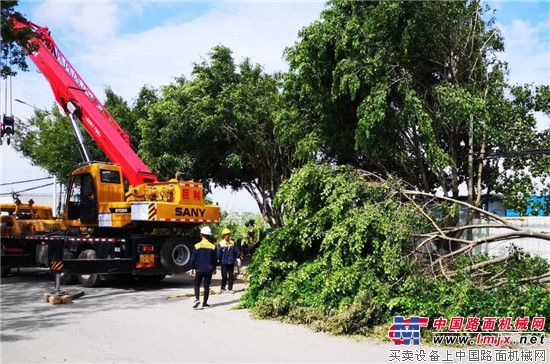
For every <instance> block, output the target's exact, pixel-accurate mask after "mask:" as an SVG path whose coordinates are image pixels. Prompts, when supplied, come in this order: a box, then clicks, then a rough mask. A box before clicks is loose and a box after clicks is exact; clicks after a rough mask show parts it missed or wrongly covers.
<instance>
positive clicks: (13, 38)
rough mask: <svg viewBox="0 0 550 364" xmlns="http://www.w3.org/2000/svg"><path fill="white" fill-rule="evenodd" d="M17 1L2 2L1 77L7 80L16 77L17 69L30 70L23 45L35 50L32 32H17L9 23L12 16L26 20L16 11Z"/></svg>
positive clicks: (0, 21) (0, 10)
mask: <svg viewBox="0 0 550 364" xmlns="http://www.w3.org/2000/svg"><path fill="white" fill-rule="evenodd" d="M17 3H18V1H17V0H14V1H13V0H3V1H1V2H0V37H1V38H2V39H1V42H0V57H1V59H0V62H1V63H0V65H1V66H0V76H1V77H3V78H6V77H8V76H15V75H16V74H17V71H16V69H20V70H22V71H26V70H27V69H28V65H27V60H26V58H25V57H26V53H25V51H24V49H23V48H22V47H21V45H24V46H25V47H27V49H31V50H32V49H34V48H33V47H32V45H31V44H30V43H29V40H30V39H31V38H32V32H31V31H30V30H29V29H23V30H16V29H14V28H13V23H12V22H11V21H9V18H10V16H14V17H16V18H19V19H24V16H23V14H21V13H20V12H18V11H16V10H15V8H16V6H17Z"/></svg>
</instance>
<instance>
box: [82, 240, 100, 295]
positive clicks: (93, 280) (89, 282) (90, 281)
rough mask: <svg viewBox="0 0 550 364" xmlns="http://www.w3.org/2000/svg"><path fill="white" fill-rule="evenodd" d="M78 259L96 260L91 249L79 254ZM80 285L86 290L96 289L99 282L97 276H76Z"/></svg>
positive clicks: (98, 276)
mask: <svg viewBox="0 0 550 364" xmlns="http://www.w3.org/2000/svg"><path fill="white" fill-rule="evenodd" d="M78 259H96V253H95V250H93V249H86V250H84V251H82V253H80V255H79V256H78ZM78 281H79V282H80V284H81V285H83V286H84V287H87V288H92V287H97V285H98V284H99V282H100V281H101V277H100V275H99V274H81V275H79V276H78Z"/></svg>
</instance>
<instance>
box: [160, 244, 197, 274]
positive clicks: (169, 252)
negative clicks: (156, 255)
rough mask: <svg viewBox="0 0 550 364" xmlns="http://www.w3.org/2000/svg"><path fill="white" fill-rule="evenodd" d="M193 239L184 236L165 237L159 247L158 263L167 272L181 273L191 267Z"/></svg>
mask: <svg viewBox="0 0 550 364" xmlns="http://www.w3.org/2000/svg"><path fill="white" fill-rule="evenodd" d="M193 245H194V243H193V241H192V240H191V239H189V238H187V237H184V236H174V237H171V238H169V239H167V240H166V241H165V242H164V243H163V245H162V248H161V249H160V263H161V264H162V266H163V268H164V269H165V270H166V272H168V274H181V273H185V272H187V271H188V270H189V269H191V253H192V252H193Z"/></svg>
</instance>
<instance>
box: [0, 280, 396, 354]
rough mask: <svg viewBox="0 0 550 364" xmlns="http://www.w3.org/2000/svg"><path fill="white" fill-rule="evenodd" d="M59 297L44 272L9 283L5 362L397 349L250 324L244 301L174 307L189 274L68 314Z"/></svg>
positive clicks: (184, 302) (91, 300)
mask: <svg viewBox="0 0 550 364" xmlns="http://www.w3.org/2000/svg"><path fill="white" fill-rule="evenodd" d="M213 287H214V288H215V289H218V288H219V277H216V278H215V279H214V280H213ZM53 288H54V283H53V281H52V280H51V279H50V276H49V273H48V272H47V271H46V270H43V271H39V272H37V271H36V270H22V273H21V275H20V276H15V277H9V278H5V279H2V285H1V308H2V318H1V324H2V362H3V363H37V362H39V363H174V362H192V363H194V362H210V363H222V362H238V363H242V362H254V363H288V362H319V363H320V362H330V363H335V362H373V358H374V359H376V358H378V360H374V361H381V362H384V361H386V360H387V357H388V348H389V347H391V346H390V345H376V344H367V343H359V342H355V341H352V340H349V339H346V338H336V337H331V336H329V335H325V334H321V333H315V332H311V331H310V330H307V329H305V328H303V327H300V326H295V325H286V324H282V323H279V322H275V321H264V320H254V319H251V318H250V317H249V314H248V311H246V310H232V307H234V306H235V305H236V304H237V301H238V299H239V297H240V296H241V295H242V292H237V293H235V294H234V295H232V294H216V295H213V296H211V299H210V303H211V304H212V307H211V308H208V309H204V310H193V309H192V307H191V305H192V302H193V298H192V297H179V298H173V299H168V298H169V297H173V296H176V295H184V294H187V293H191V292H192V277H191V276H188V275H183V276H173V277H167V278H166V279H164V280H163V281H162V282H160V284H159V283H157V284H154V285H152V284H149V285H146V284H139V285H136V284H135V283H134V284H133V285H129V284H116V282H110V285H109V286H104V287H99V288H93V289H90V288H87V289H84V290H85V295H84V296H83V297H81V298H78V299H76V300H75V301H74V302H73V303H72V304H68V305H50V304H48V303H45V302H43V298H42V296H43V293H46V292H50V291H52V290H53ZM63 288H69V289H70V291H71V292H76V291H78V290H79V289H80V288H81V287H80V286H68V287H65V286H63ZM236 288H237V289H243V288H244V285H243V284H237V285H236Z"/></svg>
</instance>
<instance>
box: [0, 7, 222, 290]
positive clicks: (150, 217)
mask: <svg viewBox="0 0 550 364" xmlns="http://www.w3.org/2000/svg"><path fill="white" fill-rule="evenodd" d="M10 21H12V22H13V25H14V29H16V30H19V31H23V30H28V29H30V30H31V31H32V32H33V35H34V36H33V38H32V39H31V40H30V42H31V45H32V46H29V44H26V45H25V44H22V47H23V48H24V49H26V50H28V49H32V52H31V51H27V55H28V56H29V58H30V59H31V60H32V61H33V62H34V63H35V65H36V66H37V68H38V69H39V70H40V72H41V73H42V74H43V75H44V77H45V78H46V79H47V80H48V82H49V83H50V86H51V88H52V91H53V94H54V96H55V99H56V101H57V103H58V104H59V106H60V107H61V108H62V109H63V110H64V111H65V113H66V115H67V116H68V117H69V118H70V120H71V122H72V125H73V129H74V131H75V134H76V138H77V142H78V147H79V151H80V154H81V156H82V158H83V163H82V164H81V165H80V166H79V167H78V168H77V169H76V170H75V171H73V173H72V176H71V181H70V184H69V188H68V192H67V200H66V203H65V206H64V210H63V218H62V221H61V222H62V223H56V224H55V227H54V228H52V229H39V228H37V227H38V225H39V222H38V220H35V221H30V222H29V221H27V222H26V223H25V222H24V220H25V219H22V220H19V218H18V217H17V216H10V217H6V218H4V217H2V224H4V220H5V223H6V226H4V225H2V267H8V266H13V265H24V266H25V265H26V266H49V267H50V269H51V270H52V271H54V272H58V273H60V275H61V281H62V282H61V283H62V284H68V283H72V282H73V281H74V280H75V276H78V280H79V281H80V283H81V284H82V285H83V286H85V287H93V286H96V285H97V284H98V283H99V281H100V280H101V278H102V275H105V274H132V275H134V276H137V277H139V278H142V279H147V280H160V279H162V278H164V277H165V276H166V275H167V274H179V273H184V272H186V271H187V270H189V269H190V256H191V251H192V248H193V245H194V243H196V242H197V241H198V238H191V237H189V236H183V235H170V234H159V233H158V231H176V230H182V229H189V228H193V227H196V226H199V225H201V224H204V223H218V222H219V221H220V217H221V214H220V208H219V206H217V205H205V204H204V202H203V185H202V184H201V183H198V182H194V181H191V180H189V179H188V178H187V177H186V176H185V175H184V174H181V173H176V174H175V178H173V179H170V180H168V181H165V182H159V181H158V180H157V175H156V174H154V173H152V172H151V171H150V170H149V168H148V167H147V166H146V165H145V163H144V162H143V161H142V160H141V159H140V157H139V156H138V155H137V153H136V152H135V151H134V150H133V149H132V147H131V144H130V137H129V136H128V135H127V134H126V133H125V132H124V131H123V130H122V128H121V127H120V126H119V125H118V123H117V122H116V121H115V119H114V118H113V117H112V115H111V114H110V113H109V112H108V111H107V109H106V108H105V107H104V106H103V105H102V104H101V102H100V101H99V100H98V98H97V97H96V96H95V95H94V94H93V92H92V91H91V90H90V88H89V87H88V85H87V84H86V83H85V82H84V80H83V79H82V78H81V77H80V75H79V74H78V73H77V72H76V70H75V69H74V68H73V67H72V65H71V64H70V62H69V61H68V60H67V58H66V57H65V56H64V55H63V53H62V52H61V50H60V49H59V48H58V47H57V45H56V43H55V41H54V40H53V38H52V37H51V35H50V32H49V30H48V28H46V27H42V26H38V25H36V24H34V23H32V22H30V21H28V20H26V19H23V18H21V17H20V16H12V17H11V18H10ZM79 125H82V126H83V127H84V129H85V130H86V131H87V132H88V134H90V136H91V137H92V139H93V140H94V141H95V142H96V143H97V144H98V146H99V147H100V148H101V149H102V150H103V151H104V152H105V154H106V155H107V157H108V158H109V160H110V162H96V161H93V160H92V158H91V153H90V151H89V149H88V147H87V145H86V143H85V141H84V138H83V137H82V134H81V132H80V128H79ZM125 182H126V183H127V184H125ZM126 186H127V188H126ZM19 211H22V210H21V206H20V210H19ZM50 212H51V210H50ZM8 220H9V222H10V223H11V226H7V225H8ZM27 220H29V219H27ZM30 220H32V219H30ZM49 220H50V221H55V219H53V218H51V219H49ZM24 225H25V226H35V228H34V229H30V230H29V229H27V230H25V229H19V230H17V227H21V226H24ZM14 226H15V228H14ZM3 273H4V272H3Z"/></svg>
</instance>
